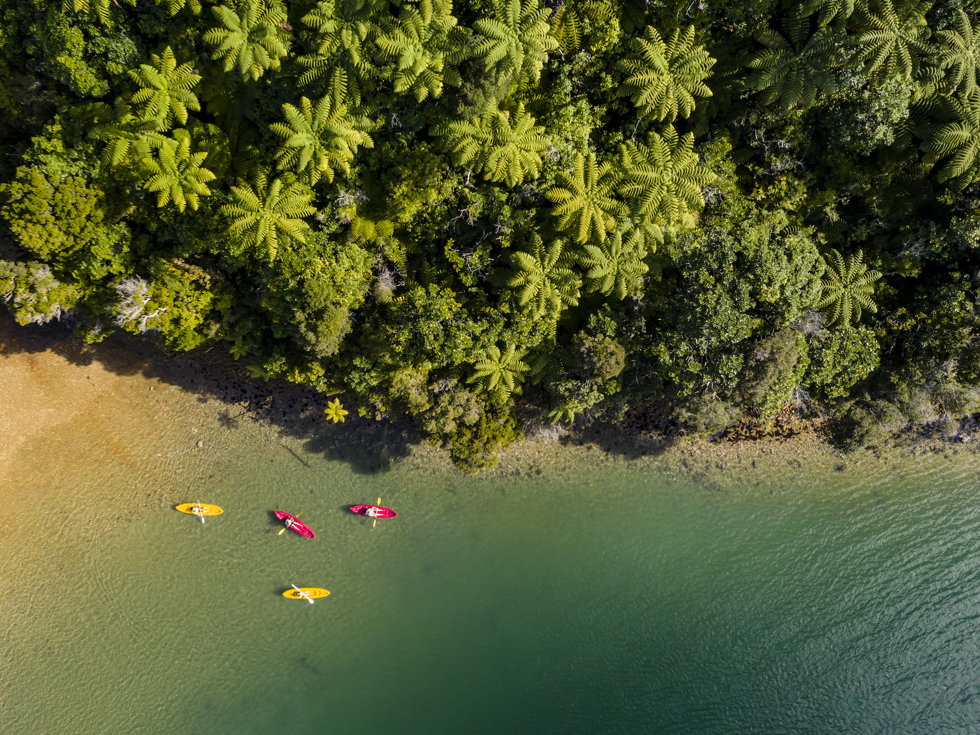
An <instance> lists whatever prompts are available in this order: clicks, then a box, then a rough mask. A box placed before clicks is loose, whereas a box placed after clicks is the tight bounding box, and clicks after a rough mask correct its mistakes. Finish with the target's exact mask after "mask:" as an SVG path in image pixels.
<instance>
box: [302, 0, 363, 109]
mask: <svg viewBox="0 0 980 735" xmlns="http://www.w3.org/2000/svg"><path fill="white" fill-rule="evenodd" d="M355 5H356V6H357V7H356V8H355V9H353V10H352V8H351V6H355ZM374 9H375V5H374V4H373V3H370V2H366V3H355V2H341V3H340V8H336V7H335V2H334V0H321V2H319V3H317V5H316V7H315V8H314V9H313V10H311V11H310V12H309V13H307V14H306V15H304V16H303V20H302V22H303V25H305V26H306V27H307V28H309V29H311V31H312V32H313V34H314V41H313V43H314V45H315V47H316V50H315V51H314V52H313V53H311V54H307V55H306V56H302V57H300V58H299V63H300V65H301V66H302V67H303V68H304V69H305V71H304V72H303V74H302V76H300V78H299V83H300V84H301V85H310V84H313V85H316V84H323V83H329V82H330V81H332V80H333V79H334V78H335V77H336V74H337V73H338V72H343V73H344V74H345V75H346V80H347V84H348V90H347V91H348V95H349V97H350V100H351V104H352V105H353V106H355V107H357V106H359V105H360V104H361V101H362V94H363V92H362V90H363V91H370V90H371V89H373V87H374V85H373V80H374V77H375V76H377V74H378V70H377V69H376V68H375V66H374V64H373V62H372V59H371V52H370V44H371V41H373V39H374V38H375V37H376V36H377V34H378V26H377V23H376V22H375V15H374V12H375V10H374Z"/></svg>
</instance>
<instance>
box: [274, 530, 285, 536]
mask: <svg viewBox="0 0 980 735" xmlns="http://www.w3.org/2000/svg"><path fill="white" fill-rule="evenodd" d="M284 533H286V529H285V528H284V529H282V530H281V531H280V532H279V533H277V534H276V536H282V535H283V534H284Z"/></svg>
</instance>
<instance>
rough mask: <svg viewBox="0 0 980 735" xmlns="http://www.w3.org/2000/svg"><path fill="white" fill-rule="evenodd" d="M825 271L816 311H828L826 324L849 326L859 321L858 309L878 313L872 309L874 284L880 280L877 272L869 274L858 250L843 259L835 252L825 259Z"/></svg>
mask: <svg viewBox="0 0 980 735" xmlns="http://www.w3.org/2000/svg"><path fill="white" fill-rule="evenodd" d="M824 261H825V262H826V266H827V267H826V270H825V271H824V276H823V279H822V280H821V282H820V286H821V299H820V301H819V302H818V303H817V308H818V309H827V310H829V315H830V321H829V322H828V324H837V323H840V324H848V323H850V322H851V320H852V319H853V320H854V323H855V324H856V323H857V322H859V321H860V320H861V310H862V309H864V310H865V311H870V312H871V313H872V314H874V313H876V312H877V311H878V307H877V306H875V303H874V301H873V298H874V285H873V284H874V282H875V281H877V280H878V279H879V278H881V273H879V272H878V271H869V270H868V266H867V265H865V263H864V254H863V253H862V251H860V250H858V251H857V252H856V253H853V254H852V255H850V256H848V258H847V259H846V260H845V259H844V258H843V257H841V254H840V253H838V252H837V251H836V250H831V251H830V254H829V257H828V256H827V255H825V256H824Z"/></svg>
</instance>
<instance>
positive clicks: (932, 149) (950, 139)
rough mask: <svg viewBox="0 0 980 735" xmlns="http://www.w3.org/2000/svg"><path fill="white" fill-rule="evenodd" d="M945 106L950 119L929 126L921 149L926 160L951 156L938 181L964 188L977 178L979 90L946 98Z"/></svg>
mask: <svg viewBox="0 0 980 735" xmlns="http://www.w3.org/2000/svg"><path fill="white" fill-rule="evenodd" d="M947 105H948V108H949V109H950V111H951V113H952V116H953V117H954V121H953V122H949V123H946V124H945V125H936V126H933V129H932V131H931V134H929V136H928V139H927V140H926V141H925V142H924V143H923V144H922V150H923V151H925V152H926V160H927V161H928V162H930V163H931V162H935V161H938V160H940V159H942V158H946V157H949V156H952V158H950V160H949V161H948V162H947V163H946V165H945V166H943V169H942V171H940V172H939V180H940V181H952V182H953V183H954V185H955V186H956V187H958V188H960V189H964V188H966V187H967V186H969V185H970V184H972V183H973V182H974V181H976V180H977V179H978V178H980V89H974V90H973V91H972V92H970V93H969V94H966V95H960V96H959V98H957V99H952V100H948V101H947Z"/></svg>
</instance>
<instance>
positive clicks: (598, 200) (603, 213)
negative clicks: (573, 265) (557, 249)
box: [545, 153, 626, 243]
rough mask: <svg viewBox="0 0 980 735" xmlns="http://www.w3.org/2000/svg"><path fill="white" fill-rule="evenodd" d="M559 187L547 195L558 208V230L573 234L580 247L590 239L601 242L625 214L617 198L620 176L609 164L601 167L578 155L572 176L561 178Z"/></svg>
mask: <svg viewBox="0 0 980 735" xmlns="http://www.w3.org/2000/svg"><path fill="white" fill-rule="evenodd" d="M559 183H560V184H562V185H561V186H556V187H554V188H552V189H549V190H548V191H547V192H545V196H546V197H548V199H549V200H550V201H551V202H552V203H553V204H554V205H555V207H554V209H553V210H552V213H553V214H554V215H555V216H556V217H558V223H557V226H558V229H560V230H565V231H567V232H571V233H572V234H573V235H574V236H575V238H576V239H577V240H578V241H579V242H580V243H585V242H588V241H589V239H590V238H591V237H593V236H594V237H596V238H597V239H599V240H600V241H604V240H605V239H606V235H607V234H608V233H609V232H611V231H612V230H613V229H615V227H616V218H617V217H619V216H622V215H623V214H625V212H626V208H625V206H624V205H623V203H622V202H619V201H617V200H616V199H615V198H614V194H615V191H616V185H617V184H618V183H619V175H618V173H617V172H616V171H615V170H614V169H613V167H612V165H611V164H609V163H608V162H606V163H602V164H599V163H598V162H597V161H596V157H595V155H594V154H592V153H590V154H589V155H588V156H582V155H581V154H576V155H575V163H574V166H573V169H572V172H571V174H560V175H559Z"/></svg>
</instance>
